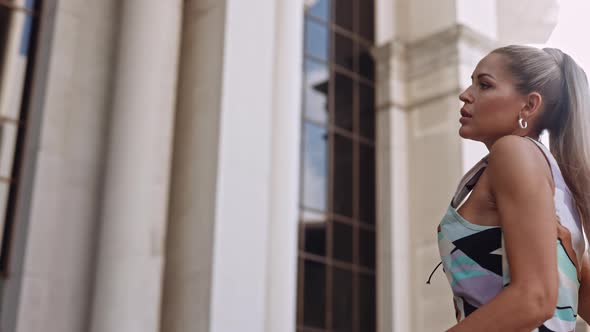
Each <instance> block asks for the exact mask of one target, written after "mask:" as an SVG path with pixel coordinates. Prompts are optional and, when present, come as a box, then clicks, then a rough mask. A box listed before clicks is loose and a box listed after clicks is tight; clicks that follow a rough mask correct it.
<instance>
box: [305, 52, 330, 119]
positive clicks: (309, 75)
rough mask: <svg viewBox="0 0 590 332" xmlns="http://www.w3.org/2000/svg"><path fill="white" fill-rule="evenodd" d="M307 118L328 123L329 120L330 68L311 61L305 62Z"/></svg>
mask: <svg viewBox="0 0 590 332" xmlns="http://www.w3.org/2000/svg"><path fill="white" fill-rule="evenodd" d="M304 76H305V83H304V84H305V96H304V98H305V104H304V105H305V106H304V108H305V110H304V112H305V117H306V118H307V119H309V120H312V121H315V122H319V123H326V121H327V119H328V91H329V85H330V81H329V74H328V66H327V65H326V64H323V63H319V62H317V61H313V60H310V59H306V60H305V75H304Z"/></svg>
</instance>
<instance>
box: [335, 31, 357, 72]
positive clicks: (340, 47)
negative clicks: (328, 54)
mask: <svg viewBox="0 0 590 332" xmlns="http://www.w3.org/2000/svg"><path fill="white" fill-rule="evenodd" d="M333 36H334V61H335V62H336V64H337V65H340V66H342V67H344V68H347V69H349V70H351V71H352V68H353V63H354V52H353V42H352V39H350V38H347V37H345V36H343V35H341V34H339V33H337V32H334V33H333Z"/></svg>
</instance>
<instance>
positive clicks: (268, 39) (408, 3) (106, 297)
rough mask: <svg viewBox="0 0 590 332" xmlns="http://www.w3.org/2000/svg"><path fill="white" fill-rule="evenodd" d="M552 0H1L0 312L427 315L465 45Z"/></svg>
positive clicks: (379, 324)
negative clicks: (429, 277)
mask: <svg viewBox="0 0 590 332" xmlns="http://www.w3.org/2000/svg"><path fill="white" fill-rule="evenodd" d="M557 12H558V7H557V3H556V0H541V1H539V0H536V1H532V0H511V1H508V0H483V1H462V0H443V1H436V2H434V1H428V0H291V1H286V0H285V1H283V0H257V1H238V0H185V1H180V0H176V1H155V0H142V1H139V0H126V1H116V0H102V1H82V0H12V1H10V0H0V61H1V62H0V65H1V67H0V138H1V140H0V208H1V209H0V221H1V222H2V223H1V224H0V226H1V227H0V235H2V237H1V241H2V242H1V250H2V251H1V252H0V269H1V271H0V272H2V275H1V277H2V279H1V280H0V285H1V298H0V299H1V302H0V303H1V306H0V331H2V332H37V331H46V332H81V331H84V332H85V331H89V332H118V331H121V332H123V331H124V332H135V331H137V332H156V331H162V332H184V331H187V332H188V331H191V332H194V331H198V332H201V331H202V332H205V331H207V332H209V331H211V332H230V331H231V332H233V331H244V332H259V331H266V332H283V331H284V332H289V331H293V332H295V331H298V332H304V331H306V332H329V331H330V332H331V331H351V332H370V331H379V332H392V331H395V332H400V331H418V332H419V331H441V330H443V329H445V328H447V327H449V326H451V325H452V323H453V320H454V314H453V306H452V301H451V294H450V289H449V287H448V285H447V281H446V278H445V277H444V275H443V274H442V273H440V272H439V273H438V274H434V276H433V278H432V283H431V284H430V285H427V284H426V280H427V279H428V276H429V274H430V272H431V270H432V269H433V268H434V267H435V266H436V264H437V263H438V250H437V248H436V238H435V234H436V233H435V229H436V225H437V223H438V221H439V220H440V218H441V217H442V215H443V213H444V211H445V205H446V204H448V201H449V199H450V196H451V194H452V192H453V191H454V189H455V186H456V184H457V182H458V180H459V178H460V177H461V176H462V175H463V173H464V172H465V171H466V170H467V169H468V168H470V166H471V165H473V164H474V162H475V161H477V160H478V159H479V158H480V157H481V156H482V155H483V154H484V153H485V146H483V145H478V144H476V143H473V142H468V141H464V140H462V139H461V138H460V137H459V136H458V133H457V131H458V128H459V123H458V117H459V115H458V110H459V108H460V101H459V100H458V97H457V96H458V94H459V92H460V91H461V90H462V89H464V88H465V87H466V86H468V84H470V79H469V77H470V75H471V71H472V70H473V68H474V67H475V65H476V64H477V62H478V61H479V59H480V58H481V57H483V56H484V55H485V54H487V52H489V51H490V50H492V49H493V48H494V47H496V46H499V45H502V44H507V43H543V42H544V41H546V40H547V38H548V37H549V35H550V33H551V31H552V29H553V28H554V26H555V24H556V18H557Z"/></svg>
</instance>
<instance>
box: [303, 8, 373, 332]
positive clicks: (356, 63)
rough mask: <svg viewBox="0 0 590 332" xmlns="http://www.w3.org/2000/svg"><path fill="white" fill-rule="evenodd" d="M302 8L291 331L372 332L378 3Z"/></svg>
mask: <svg viewBox="0 0 590 332" xmlns="http://www.w3.org/2000/svg"><path fill="white" fill-rule="evenodd" d="M306 3H307V6H306V10H305V24H304V28H305V32H304V38H305V41H304V48H305V49H304V66H303V87H302V94H303V110H302V117H303V119H302V129H301V130H302V144H301V153H302V154H301V155H302V158H301V196H300V222H299V263H298V292H297V331H299V332H304V331H310V332H311V331H318V332H319V331H325V332H328V331H329V332H332V331H347V332H348V331H350V332H361V331H362V332H372V331H375V330H376V297H375V294H376V290H375V286H376V285H375V281H376V280H375V275H376V274H375V253H376V247H375V81H374V76H375V75H374V71H375V69H374V62H373V58H372V56H371V55H370V53H369V52H370V49H371V48H372V47H373V46H374V42H373V39H374V36H373V34H374V28H373V25H374V0H310V1H306Z"/></svg>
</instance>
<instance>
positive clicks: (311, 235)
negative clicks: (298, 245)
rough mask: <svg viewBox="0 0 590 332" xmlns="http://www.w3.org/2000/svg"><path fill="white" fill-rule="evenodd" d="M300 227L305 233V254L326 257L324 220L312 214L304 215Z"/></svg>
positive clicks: (320, 215) (318, 215)
mask: <svg viewBox="0 0 590 332" xmlns="http://www.w3.org/2000/svg"><path fill="white" fill-rule="evenodd" d="M301 227H302V229H303V231H304V232H305V246H304V250H305V252H308V253H310V254H315V255H320V256H326V219H325V218H324V215H322V214H319V213H313V212H306V213H304V216H303V220H302V223H301Z"/></svg>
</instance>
